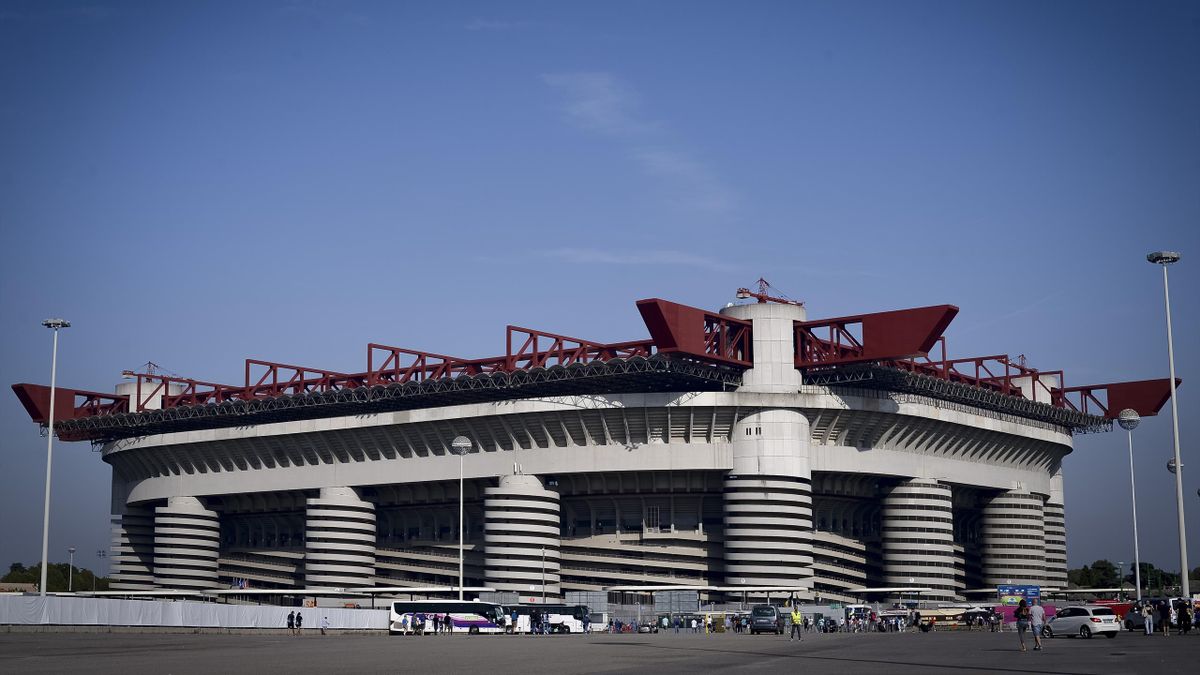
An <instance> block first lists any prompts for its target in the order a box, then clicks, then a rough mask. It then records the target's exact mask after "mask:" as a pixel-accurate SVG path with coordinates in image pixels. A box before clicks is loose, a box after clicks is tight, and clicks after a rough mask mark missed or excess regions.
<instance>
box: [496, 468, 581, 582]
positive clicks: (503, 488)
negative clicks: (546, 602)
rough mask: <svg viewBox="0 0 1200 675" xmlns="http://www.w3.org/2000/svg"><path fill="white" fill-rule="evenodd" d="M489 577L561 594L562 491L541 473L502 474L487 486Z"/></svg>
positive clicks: (497, 580) (498, 580)
mask: <svg viewBox="0 0 1200 675" xmlns="http://www.w3.org/2000/svg"><path fill="white" fill-rule="evenodd" d="M483 493H484V501H483V510H484V547H485V548H484V552H485V556H484V558H485V562H484V580H485V581H486V583H487V585H488V586H490V587H492V588H495V589H496V590H497V591H500V592H516V593H520V594H521V595H522V596H525V597H534V598H539V599H540V598H541V597H542V590H543V579H545V596H546V598H547V599H551V598H553V599H558V598H559V597H561V595H562V588H561V586H560V585H559V532H560V528H559V515H558V514H559V497H558V493H557V492H555V491H553V490H547V489H546V488H544V487H542V481H541V480H539V479H538V477H537V476H528V475H524V474H514V475H508V476H501V477H500V485H499V487H491V488H486V489H485V490H484V491H483Z"/></svg>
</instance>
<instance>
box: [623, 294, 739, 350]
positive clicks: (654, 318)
mask: <svg viewBox="0 0 1200 675" xmlns="http://www.w3.org/2000/svg"><path fill="white" fill-rule="evenodd" d="M637 308H638V312H640V313H641V315H642V320H643V321H645V322H646V328H647V329H648V330H649V331H650V337H651V339H652V340H653V341H654V346H655V347H656V348H657V349H658V351H659V353H662V354H682V355H685V356H691V357H694V358H698V359H704V360H707V361H716V362H718V363H729V364H733V365H738V366H750V365H753V363H754V360H753V358H752V356H751V337H750V334H751V327H752V324H751V323H750V322H749V321H742V320H741V319H735V318H733V317H728V316H723V315H721V314H717V313H715V312H709V311H706V310H703V309H699V308H696V307H688V306H687V305H681V304H679V303H675V302H669V301H667V300H660V299H658V298H649V299H646V300H638V301H637Z"/></svg>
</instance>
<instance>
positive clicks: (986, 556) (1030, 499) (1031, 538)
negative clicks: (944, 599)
mask: <svg viewBox="0 0 1200 675" xmlns="http://www.w3.org/2000/svg"><path fill="white" fill-rule="evenodd" d="M1042 504H1043V498H1042V496H1041V495H1035V494H1030V493H1029V492H1026V491H1024V490H1009V491H1008V492H1004V493H1001V494H999V495H997V496H995V497H993V498H992V499H991V500H990V501H989V502H988V503H987V505H985V506H984V507H983V582H984V585H985V586H989V587H990V586H999V585H1002V584H1036V585H1039V586H1040V585H1045V582H1046V541H1045V525H1044V515H1043V506H1042Z"/></svg>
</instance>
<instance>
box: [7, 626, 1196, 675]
mask: <svg viewBox="0 0 1200 675" xmlns="http://www.w3.org/2000/svg"><path fill="white" fill-rule="evenodd" d="M1197 663H1200V634H1193V635H1191V636H1189V637H1178V636H1174V635H1172V636H1170V637H1162V636H1161V635H1157V636H1153V637H1147V636H1144V635H1141V634H1137V633H1122V634H1121V635H1120V636H1119V637H1117V638H1115V639H1107V638H1093V639H1091V640H1082V639H1078V638H1055V639H1053V640H1048V641H1047V645H1046V648H1045V649H1044V650H1043V651H1040V652H1034V651H1028V652H1024V653H1022V652H1021V651H1020V650H1019V648H1018V645H1017V636H1016V635H1015V634H1014V633H1011V632H1009V633H971V632H937V633H924V634H919V633H902V634H888V633H885V634H833V635H818V634H808V635H806V636H805V639H804V641H803V642H802V643H797V642H789V641H788V639H787V638H786V637H780V636H774V635H762V636H750V635H735V634H714V635H710V636H706V635H702V634H701V635H692V634H686V633H684V634H678V635H677V634H674V633H671V632H668V633H662V634H657V635H653V634H641V635H637V634H625V635H608V634H593V635H589V636H584V635H562V636H544V637H534V636H500V635H485V636H466V635H454V636H449V637H447V636H425V637H386V636H383V635H363V634H343V635H336V634H332V633H331V634H330V635H328V636H324V637H322V636H321V635H319V634H316V632H315V631H314V632H313V634H306V635H304V636H303V637H293V636H290V635H287V634H286V633H284V634H280V633H273V634H241V635H226V634H162V633H148V634H136V633H75V632H16V631H14V632H9V633H0V673H22V674H28V675H36V674H38V673H88V674H89V675H91V674H95V675H106V674H109V673H112V674H114V675H115V674H126V673H129V674H137V673H164V674H166V673H169V674H177V675H188V674H191V673H195V674H196V675H214V674H216V673H243V672H251V673H255V675H267V674H270V673H288V674H289V675H296V674H299V673H318V672H320V673H329V672H347V673H356V674H359V673H405V672H419V673H481V674H486V675H506V674H507V673H518V674H520V675H547V674H555V675H557V674H558V673H563V674H573V673H634V672H640V673H654V674H655V675H658V674H661V673H689V674H691V675H695V674H696V673H708V672H712V671H726V672H767V671H776V672H796V673H804V674H805V675H808V674H810V673H837V674H838V675H847V674H851V673H875V674H879V675H897V674H903V673H922V674H923V675H929V674H931V673H954V672H962V673H1055V674H1060V673H1061V674H1072V675H1074V674H1078V673H1124V674H1127V675H1135V674H1136V675H1142V674H1147V673H1195V672H1197V670H1196V668H1197V665H1196V664H1197Z"/></svg>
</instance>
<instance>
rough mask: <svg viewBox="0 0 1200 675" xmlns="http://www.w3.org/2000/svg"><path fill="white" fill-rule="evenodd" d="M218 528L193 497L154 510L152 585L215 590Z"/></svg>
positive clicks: (215, 517)
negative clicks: (153, 583)
mask: <svg viewBox="0 0 1200 675" xmlns="http://www.w3.org/2000/svg"><path fill="white" fill-rule="evenodd" d="M220 543H221V525H220V520H219V516H218V515H217V512H216V511H210V510H208V509H206V508H204V504H203V503H202V502H201V501H200V500H199V499H197V498H195V497H171V498H170V499H168V500H167V505H166V506H159V507H157V508H155V509H154V582H155V584H157V585H158V586H159V588H162V589H167V590H170V589H181V590H195V589H201V588H216V587H217V586H218V585H219V584H218V582H217V553H218V549H219V548H220Z"/></svg>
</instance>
